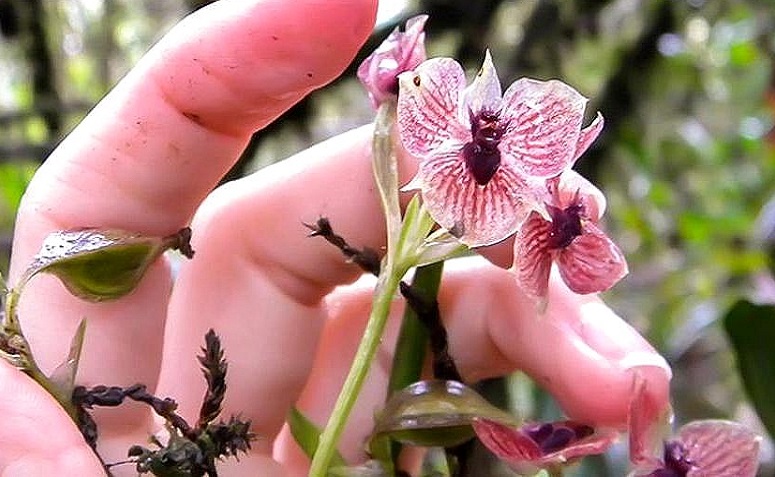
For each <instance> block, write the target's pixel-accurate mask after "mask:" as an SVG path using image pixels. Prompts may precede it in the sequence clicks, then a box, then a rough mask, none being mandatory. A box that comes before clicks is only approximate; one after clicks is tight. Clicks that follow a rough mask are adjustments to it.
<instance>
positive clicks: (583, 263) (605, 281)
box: [557, 221, 628, 294]
mask: <svg viewBox="0 0 775 477" xmlns="http://www.w3.org/2000/svg"><path fill="white" fill-rule="evenodd" d="M557 266H558V268H559V269H560V276H562V279H563V280H564V281H565V283H566V284H567V285H568V288H570V289H571V290H573V291H574V292H576V293H579V294H587V293H597V292H601V291H605V290H608V289H609V288H611V287H612V286H614V285H615V284H616V283H617V282H618V281H619V280H621V279H622V278H623V277H624V276H625V275H627V272H628V269H627V261H626V260H625V258H624V254H623V253H622V251H621V250H619V247H617V246H616V244H615V243H613V241H612V240H611V239H610V238H608V236H607V235H606V234H605V233H603V231H601V230H600V229H599V228H598V227H597V225H595V224H594V223H592V222H589V221H586V222H585V223H583V224H582V234H581V235H579V236H578V237H576V238H575V239H574V240H573V242H571V243H570V245H568V246H567V247H566V248H564V249H562V250H560V251H559V253H558V255H557Z"/></svg>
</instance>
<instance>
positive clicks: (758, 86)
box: [0, 0, 775, 475]
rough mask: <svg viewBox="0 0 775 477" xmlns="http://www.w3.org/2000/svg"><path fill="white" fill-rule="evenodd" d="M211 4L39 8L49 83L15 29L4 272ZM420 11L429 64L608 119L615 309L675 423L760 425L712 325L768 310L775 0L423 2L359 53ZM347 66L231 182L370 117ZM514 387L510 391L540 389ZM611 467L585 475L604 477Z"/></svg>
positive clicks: (593, 153)
mask: <svg viewBox="0 0 775 477" xmlns="http://www.w3.org/2000/svg"><path fill="white" fill-rule="evenodd" d="M36 2H37V3H40V0H35V1H33V0H30V2H29V3H25V2H9V0H0V26H2V24H3V22H2V21H1V20H3V17H2V15H8V13H7V11H6V10H4V7H3V5H7V4H11V3H13V4H14V5H17V6H18V5H28V4H29V5H31V4H34V3H36ZM203 3H207V2H195V1H188V2H185V1H184V0H164V1H151V0H143V1H137V0H95V1H88V2H87V1H85V0H68V1H62V2H43V3H42V5H43V6H44V8H43V10H42V11H43V13H44V14H45V18H44V22H43V25H44V26H45V32H46V37H45V45H46V47H47V48H48V50H49V53H50V58H51V60H50V61H51V62H52V65H53V67H54V68H53V70H52V71H53V82H52V83H51V84H50V85H49V86H50V87H52V88H53V89H50V88H49V89H46V88H42V87H41V85H40V84H37V83H36V82H35V81H34V79H35V71H36V68H38V66H36V61H35V60H36V58H35V57H34V56H31V55H30V54H29V52H30V50H29V45H30V38H31V37H30V36H29V32H27V31H25V30H24V28H23V27H24V25H25V23H24V22H20V23H19V25H20V28H19V30H18V31H17V32H16V33H15V34H10V33H9V31H8V27H7V23H8V20H7V18H6V19H5V24H6V26H5V27H4V28H3V30H2V31H3V39H2V41H0V71H3V72H4V74H3V75H2V77H0V245H2V250H0V272H1V273H5V271H6V267H7V262H6V260H7V256H8V253H9V246H10V236H11V230H12V222H13V214H14V210H15V208H16V206H17V204H18V201H19V197H20V195H21V193H22V191H23V189H24V186H25V184H26V182H27V181H28V180H29V178H30V176H31V173H32V171H33V170H34V168H35V166H36V164H37V163H39V162H40V161H42V160H43V158H44V157H45V156H46V154H47V153H48V152H49V151H50V150H51V148H53V147H54V145H55V144H56V143H57V142H58V141H59V140H60V139H61V138H62V136H63V135H64V134H65V133H66V132H67V131H68V130H70V129H71V128H72V127H73V126H74V125H75V123H76V122H77V121H78V120H79V119H80V118H81V117H82V116H83V115H84V114H85V113H86V111H87V109H88V107H89V106H90V105H92V104H93V103H94V102H95V101H96V100H97V99H98V98H100V97H101V96H102V95H103V94H104V93H105V92H106V91H107V89H108V88H109V87H110V85H112V84H114V83H115V81H117V79H118V78H119V77H120V76H121V75H123V74H124V73H125V72H126V71H127V70H128V68H129V67H130V66H131V64H133V63H134V62H136V61H137V59H138V58H139V56H140V54H141V52H142V51H144V50H145V49H146V48H147V47H148V46H149V45H150V44H151V43H152V42H153V41H155V40H156V39H157V38H158V36H159V35H160V34H161V33H162V32H163V31H165V30H166V29H168V27H169V26H170V25H172V24H173V23H174V21H175V20H176V19H177V18H180V17H181V16H182V15H184V14H185V12H186V11H189V10H192V9H193V8H196V7H199V6H201V4H203ZM3 12H6V13H3ZM418 12H427V13H430V14H431V18H430V21H429V23H428V30H429V33H428V38H429V45H428V50H429V53H430V54H431V55H451V56H456V57H458V58H460V59H461V60H462V61H464V63H465V64H466V65H467V66H468V67H469V68H470V70H471V71H472V72H473V71H475V69H476V68H478V66H479V64H480V62H481V59H482V56H483V52H484V50H485V48H490V49H491V51H492V53H493V57H494V59H495V62H496V66H497V68H498V70H499V73H500V75H501V78H502V80H503V81H504V83H506V84H508V83H510V82H511V81H513V80H514V79H516V78H517V77H520V76H532V77H538V78H549V77H558V78H561V79H563V80H564V81H566V82H568V83H570V84H571V85H573V86H575V87H576V88H578V89H579V90H580V91H581V92H582V93H583V94H585V95H586V96H588V97H590V98H591V103H590V108H589V109H590V111H594V110H601V111H602V113H603V115H604V116H605V117H606V121H607V126H606V129H605V130H604V133H603V135H602V136H601V138H600V139H598V141H597V142H596V144H595V145H593V148H592V150H590V151H589V152H588V153H587V154H586V155H585V156H584V157H582V159H581V160H580V162H579V164H578V168H579V169H580V170H581V171H582V173H584V174H585V175H587V176H588V177H589V178H590V179H591V180H593V182H595V183H596V184H597V185H598V186H600V188H601V189H603V190H604V191H605V193H606V195H607V198H608V204H609V207H608V213H607V216H606V217H607V222H606V226H607V228H608V230H609V231H610V232H611V234H612V236H614V237H616V239H617V241H618V243H619V244H620V245H621V246H622V248H623V250H624V251H625V253H626V254H627V256H628V259H629V262H630V270H631V273H630V275H629V276H628V277H627V278H626V279H625V280H624V281H623V282H622V283H621V284H620V285H619V286H617V287H616V288H615V289H614V290H613V291H612V292H609V293H608V294H607V296H606V298H607V300H608V301H609V302H610V303H611V304H612V305H613V306H614V307H615V308H616V309H617V310H618V311H619V312H620V313H621V314H622V315H623V316H625V317H627V318H628V319H629V320H630V321H631V323H633V325H634V326H636V327H637V328H638V329H639V330H641V331H642V332H643V333H644V334H645V335H646V336H648V337H649V339H650V340H651V341H652V343H653V344H654V345H655V346H656V347H657V348H658V349H659V350H661V351H662V352H663V353H664V354H665V355H666V357H667V358H668V359H669V361H670V362H671V364H672V365H673V366H674V370H675V379H674V401H675V408H676V413H677V418H678V421H679V423H680V422H683V421H686V420H690V419H694V418H699V417H732V418H738V419H741V420H743V421H745V422H746V423H747V424H750V425H753V426H757V425H758V423H757V422H756V420H755V419H754V418H752V417H751V416H752V413H751V412H750V406H749V405H748V403H747V400H746V399H745V398H744V395H743V391H742V387H741V385H740V382H739V377H738V375H737V372H736V368H735V366H734V360H733V356H732V353H730V351H729V346H728V344H727V342H726V339H725V337H724V334H723V332H722V327H721V326H719V322H720V318H721V317H722V316H723V315H724V313H725V310H726V309H727V308H728V307H729V306H730V305H731V304H732V303H733V302H734V301H736V300H737V298H739V297H740V296H750V295H752V294H755V295H757V296H758V297H759V298H761V297H765V298H768V299H770V300H774V299H775V296H774V294H773V292H772V291H770V290H772V289H775V287H770V286H769V285H767V284H769V283H770V282H769V281H768V280H769V279H770V278H769V275H768V272H767V270H766V254H765V253H764V251H763V250H761V249H760V246H759V245H758V242H756V241H755V240H753V228H754V224H755V223H756V218H757V216H758V215H759V213H760V211H761V209H762V207H763V205H764V204H765V203H766V202H767V200H768V199H770V198H771V197H772V196H773V195H774V194H775V157H774V154H775V134H773V133H772V132H771V131H772V128H773V111H774V110H775V86H773V78H772V74H773V69H774V66H775V65H773V56H774V55H775V40H773V39H774V38H775V34H774V33H775V31H773V30H775V8H773V5H772V4H771V2H768V1H756V0H748V1H745V0H717V1H704V0H610V1H604V0H599V1H595V0H573V1H563V0H519V1H517V0H482V1H476V2H472V1H470V0H415V1H410V2H408V5H407V9H406V10H405V11H404V12H403V13H402V14H401V17H400V18H393V19H388V20H387V21H386V23H384V24H382V25H380V26H379V27H378V29H377V30H376V31H375V35H374V38H373V39H372V40H370V42H369V43H368V44H367V45H366V47H364V51H363V52H362V53H361V54H360V56H359V59H360V58H363V56H364V55H365V54H368V53H369V52H370V50H371V49H373V48H374V46H375V45H376V44H377V43H378V42H379V41H381V39H382V38H383V37H384V36H385V35H386V34H387V32H389V31H390V30H391V29H392V28H393V27H394V26H395V25H396V24H398V23H401V22H402V21H403V19H405V18H407V17H409V16H411V15H413V14H415V13H418ZM25 35H26V36H25ZM357 61H358V60H356V63H355V64H357ZM353 72H354V67H351V68H350V69H349V70H348V71H347V74H346V75H345V77H344V78H343V79H342V80H339V81H337V82H336V83H335V84H334V85H332V86H331V87H329V88H327V89H325V90H323V91H322V92H318V93H315V94H313V95H312V96H311V98H309V99H308V100H306V101H305V102H303V103H302V104H301V105H299V106H298V107H296V108H294V109H293V110H291V111H290V112H289V113H288V114H286V115H285V116H283V118H281V120H280V121H279V122H278V123H276V124H275V125H273V126H271V127H270V128H269V129H267V130H266V131H265V132H264V133H262V134H260V135H257V136H256V138H255V139H254V141H253V142H252V143H251V146H250V148H249V150H248V152H247V153H246V155H245V157H244V158H243V159H244V160H243V161H241V163H240V166H239V167H238V168H237V169H235V171H234V172H233V173H232V175H231V176H230V177H234V176H236V175H240V174H242V173H245V172H246V171H251V170H254V169H257V168H260V167H262V166H263V165H265V164H267V163H270V162H273V161H276V160H280V159H282V158H283V157H286V156H287V155H288V154H291V153H293V152H295V151H297V150H299V149H301V148H303V147H305V146H306V145H308V144H310V143H311V142H315V141H317V140H320V139H323V138H325V137H328V136H330V135H332V134H335V133H337V132H340V131H342V130H344V129H347V128H349V127H352V126H354V125H357V124H362V123H365V122H367V121H370V120H371V118H372V114H373V113H372V111H371V109H370V107H369V104H368V101H367V100H366V96H365V94H364V93H363V92H362V91H361V90H360V88H359V86H358V85H357V83H356V82H355V81H354V79H353V77H352V76H353ZM52 98H56V101H52ZM51 104H54V105H55V108H54V109H53V110H52V109H51ZM52 113H53V114H54V115H55V116H57V117H58V120H57V121H52V120H51V117H50V116H51V114H52ZM57 124H59V125H60V126H56V125H57ZM762 284H764V286H763V285H762ZM768 287H769V288H768ZM520 386H522V387H519V386H517V387H516V388H515V387H513V386H511V387H509V388H510V389H512V390H513V389H522V391H521V392H522V394H521V395H523V396H526V395H530V393H528V394H525V391H524V383H523V384H521V385H520ZM500 392H502V389H501V391H500ZM541 399H543V398H541ZM541 399H539V400H538V401H536V402H541ZM521 406H523V407H524V406H526V404H524V403H523V404H521ZM527 407H530V406H527ZM539 407H540V406H539ZM615 460H616V459H613V460H612V462H613V461H615ZM769 464H770V465H771V464H772V463H771V462H770V463H769ZM601 465H603V464H601ZM606 465H608V464H606ZM603 468H604V467H599V468H598V470H595V471H581V472H584V474H583V475H609V471H607V470H606V471H604V470H600V469H603ZM770 469H771V468H770ZM610 472H611V473H610V475H620V473H619V472H618V471H617V472H613V471H610ZM770 472H771V470H770ZM493 475H495V474H493Z"/></svg>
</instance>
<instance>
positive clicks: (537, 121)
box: [500, 78, 587, 177]
mask: <svg viewBox="0 0 775 477" xmlns="http://www.w3.org/2000/svg"><path fill="white" fill-rule="evenodd" d="M586 103H587V98H585V97H584V96H582V95H581V94H579V92H578V91H576V90H575V89H573V88H571V87H570V86H568V85H566V84H565V83H563V82H561V81H556V80H551V81H538V80H534V79H529V78H522V79H519V80H517V81H515V82H514V83H513V84H512V85H511V86H510V87H509V88H508V89H507V90H506V93H505V94H504V96H503V108H502V109H501V120H502V121H504V122H505V123H506V124H507V129H506V131H505V132H504V134H503V139H502V140H501V144H500V150H501V152H502V153H503V156H504V160H505V161H506V162H508V163H509V166H508V167H515V168H517V169H518V170H520V171H522V173H524V174H528V175H531V176H536V177H552V176H555V175H557V174H559V173H560V172H562V171H563V170H564V169H566V168H568V167H569V166H571V165H572V164H573V161H574V160H575V159H576V158H577V154H576V151H577V149H578V143H579V137H580V135H581V123H582V121H583V119H584V108H585V106H586Z"/></svg>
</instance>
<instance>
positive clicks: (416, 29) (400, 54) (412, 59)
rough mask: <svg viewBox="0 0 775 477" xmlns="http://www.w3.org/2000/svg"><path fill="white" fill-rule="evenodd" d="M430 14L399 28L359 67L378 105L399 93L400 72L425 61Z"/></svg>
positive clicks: (369, 91) (375, 103) (367, 89)
mask: <svg viewBox="0 0 775 477" xmlns="http://www.w3.org/2000/svg"><path fill="white" fill-rule="evenodd" d="M427 20H428V15H418V16H416V17H412V18H410V19H409V20H407V22H406V31H404V32H402V31H399V29H398V28H396V29H395V30H393V32H392V33H390V35H389V36H388V37H387V38H386V39H385V41H383V42H382V44H380V45H379V47H377V49H376V50H374V52H373V53H372V54H371V55H369V56H368V58H366V59H365V60H363V63H361V64H360V66H359V67H358V79H360V80H361V83H363V86H365V87H366V91H368V93H369V98H370V99H371V103H372V105H373V106H374V108H375V109H376V108H378V107H379V105H380V104H382V103H384V102H385V101H387V100H389V99H395V97H396V96H397V95H398V75H399V74H401V73H403V72H405V71H411V70H413V69H414V68H416V67H417V65H419V64H420V63H422V62H423V61H425V30H423V27H424V26H425V22H426V21H427Z"/></svg>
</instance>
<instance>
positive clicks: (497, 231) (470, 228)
mask: <svg viewBox="0 0 775 477" xmlns="http://www.w3.org/2000/svg"><path fill="white" fill-rule="evenodd" d="M410 186H413V187H418V188H420V190H421V192H422V197H423V201H424V203H425V206H426V207H427V209H428V211H429V213H430V214H431V217H433V219H434V220H435V221H436V222H437V223H438V224H439V225H441V226H442V227H444V228H446V229H448V230H450V231H451V232H452V233H453V234H455V235H456V236H457V237H458V238H459V239H460V241H461V242H463V243H465V244H467V245H469V246H471V247H476V246H483V245H490V244H493V243H496V242H499V241H501V240H503V239H505V238H506V237H509V236H510V235H513V234H514V233H516V231H517V229H519V226H520V224H521V223H522V221H523V220H524V219H525V217H526V216H527V214H528V212H529V211H530V209H531V207H532V206H533V204H532V202H530V201H529V199H528V198H527V197H528V193H527V191H528V189H529V186H528V184H527V183H526V182H525V180H524V178H523V177H521V176H520V175H518V174H516V173H514V171H512V170H508V169H503V168H501V169H499V170H498V172H497V173H496V174H495V175H494V176H493V178H492V179H491V180H490V182H488V183H487V185H485V186H480V185H479V184H477V183H476V181H475V180H474V177H473V176H472V175H471V174H470V173H469V171H468V170H467V168H466V165H465V161H464V160H463V159H462V158H461V152H459V151H450V152H448V153H446V154H443V155H439V156H436V157H435V158H434V159H433V160H429V161H424V162H421V163H420V168H419V171H418V173H417V177H416V178H415V179H413V181H412V183H411V184H410Z"/></svg>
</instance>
